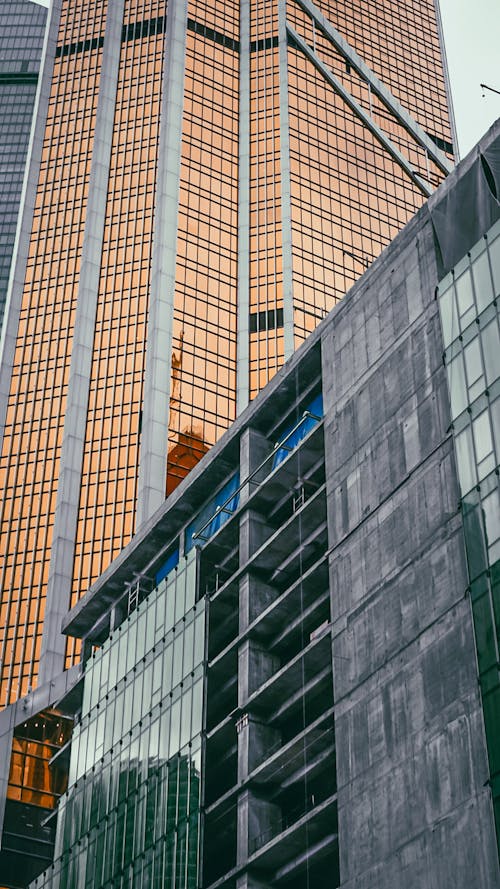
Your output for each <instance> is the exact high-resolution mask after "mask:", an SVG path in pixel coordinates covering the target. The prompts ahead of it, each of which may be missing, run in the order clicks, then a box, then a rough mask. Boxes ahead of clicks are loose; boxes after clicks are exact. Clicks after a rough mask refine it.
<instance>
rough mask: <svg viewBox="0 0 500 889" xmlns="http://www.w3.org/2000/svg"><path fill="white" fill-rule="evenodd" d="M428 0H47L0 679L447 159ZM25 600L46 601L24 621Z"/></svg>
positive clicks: (39, 651) (54, 642) (56, 620)
mask: <svg viewBox="0 0 500 889" xmlns="http://www.w3.org/2000/svg"><path fill="white" fill-rule="evenodd" d="M441 149H444V150H445V151H448V153H450V152H451V150H452V146H451V137H450V129H449V124H448V116H447V111H446V98H445V88H444V77H443V70H442V63H441V55H440V52H439V41H438V29H437V25H436V14H435V8H434V3H433V2H432V0H423V2H420V3H414V2H412V3H411V4H410V3H408V4H406V5H402V4H399V5H398V7H397V9H395V8H394V5H393V4H392V3H390V2H383V3H380V4H377V7H376V8H375V7H374V6H373V5H370V4H352V3H335V4H334V3H328V2H323V3H321V4H320V8H319V7H318V6H315V5H313V4H312V3H311V2H310V0H300V2H296V0H289V2H288V3H285V2H283V0H276V2H267V3H260V2H248V0H240V2H236V0H225V2H224V3H220V4H217V5H216V6H215V7H214V5H213V4H208V3H207V4H205V3H204V2H201V0H188V2H185V0H182V2H180V0H170V2H169V3H168V5H167V4H166V3H165V2H164V0H108V2H102V0H86V2H77V3H75V2H69V0H54V3H53V4H52V8H51V18H50V24H49V33H48V46H47V53H46V59H45V65H44V70H43V79H42V86H41V101H40V109H39V114H38V119H37V124H36V129H35V134H34V142H33V152H32V163H31V168H30V174H29V180H28V185H27V201H26V212H25V216H24V220H23V227H22V230H21V232H20V238H19V249H18V252H17V257H16V267H15V275H14V283H13V288H12V296H11V308H10V313H9V318H8V326H7V330H6V338H5V345H4V351H3V356H2V367H1V379H0V425H1V427H2V430H3V443H2V452H1V458H0V485H1V486H2V489H3V490H5V498H4V502H3V505H2V508H1V509H2V513H1V516H0V523H1V524H0V533H1V535H2V537H1V539H2V544H1V546H2V555H3V564H2V568H1V569H0V570H1V572H2V576H1V584H2V605H1V612H0V614H1V621H0V622H1V624H2V626H4V627H6V632H5V637H4V639H3V641H2V649H1V659H2V665H1V668H2V673H1V676H2V692H1V699H0V700H1V702H2V703H5V702H7V701H8V700H11V699H14V698H16V697H17V696H18V695H19V694H20V693H21V692H23V691H25V690H26V689H27V688H28V687H29V686H31V685H32V684H33V683H34V682H36V677H37V675H38V673H39V672H40V675H41V677H42V678H44V679H47V678H49V677H50V676H52V675H54V674H55V673H57V672H58V671H60V670H61V669H62V667H63V666H64V664H65V663H69V662H71V660H72V659H73V657H74V656H75V649H74V647H73V646H72V645H71V646H70V649H69V650H68V651H66V641H65V639H64V638H63V637H62V636H61V634H60V623H61V619H62V617H63V615H64V614H65V613H66V610H67V608H68V605H69V604H71V603H73V604H74V603H75V602H76V601H77V599H78V598H79V597H80V596H81V595H82V594H83V593H84V592H85V591H86V590H87V589H88V587H89V585H90V584H91V583H92V582H93V580H95V578H97V577H98V576H99V574H100V573H101V572H102V570H103V569H104V568H105V567H106V566H107V565H108V564H109V563H110V561H111V560H112V559H113V557H114V556H116V555H117V553H118V552H119V551H120V550H121V548H122V547H123V546H124V544H126V543H127V542H128V541H129V540H130V538H131V535H132V534H133V532H134V530H135V529H137V528H138V527H140V526H141V525H142V524H143V523H144V522H145V521H147V520H148V519H149V518H150V516H151V515H152V514H153V513H154V512H155V510H156V509H157V508H158V507H159V506H160V505H161V503H162V501H163V499H164V497H165V495H166V493H168V492H170V491H172V490H173V489H174V488H175V486H176V484H178V482H179V481H180V480H181V479H182V478H183V477H184V476H185V475H186V473H187V472H188V471H189V469H190V468H191V467H192V466H193V465H194V464H195V463H196V462H197V461H198V460H199V459H200V457H201V456H202V455H203V454H204V453H205V452H206V450H207V449H208V448H209V447H210V446H211V445H213V444H214V442H215V441H216V440H217V439H218V438H219V437H220V435H221V434H222V432H223V431H224V430H225V429H226V428H227V427H228V425H229V424H230V422H231V420H232V419H234V417H235V415H236V413H237V411H238V410H239V409H241V408H242V407H243V406H244V405H245V404H246V403H247V401H248V399H249V398H251V397H253V396H254V395H255V393H256V392H257V391H258V390H259V389H260V388H261V387H262V386H263V385H264V384H265V383H266V382H267V381H268V380H269V379H270V378H271V377H272V376H273V374H274V373H275V371H276V370H277V369H278V367H279V366H280V365H281V364H282V363H283V360H284V359H285V358H286V357H289V356H290V355H291V353H292V352H293V350H294V348H295V347H296V346H297V345H298V344H299V343H300V342H301V341H302V340H303V339H304V337H305V336H306V335H307V333H308V332H309V331H311V330H312V329H313V328H314V327H315V326H316V324H317V323H318V321H319V320H320V319H321V318H322V317H323V316H324V314H325V313H326V312H327V311H328V310H329V309H330V308H331V307H332V305H333V304H334V303H335V302H336V300H338V299H339V298H340V297H341V296H342V295H343V294H344V292H345V290H346V289H347V287H348V285H349V284H350V283H352V282H353V281H354V280H355V278H356V277H358V276H359V274H360V273H361V272H362V271H363V270H364V268H365V267H366V266H367V264H368V263H369V262H370V261H371V259H372V258H373V257H375V256H376V255H377V254H378V253H379V252H380V250H381V249H382V247H383V246H384V245H386V244H387V243H389V241H390V240H391V239H392V237H393V236H394V234H395V233H396V232H397V231H398V230H399V229H400V228H401V227H402V226H403V225H404V224H405V223H406V222H407V220H408V219H409V218H410V217H411V216H412V214H413V212H414V211H415V209H416V208H417V207H418V206H420V204H421V203H422V201H423V200H424V198H425V196H426V195H428V194H429V193H430V191H431V190H432V188H433V186H434V185H436V184H438V183H439V181H440V180H441V178H442V177H443V175H444V174H445V173H446V172H447V170H449V169H450V161H449V160H448V159H447V157H446V156H445V154H443V152H442V150H441ZM44 622H45V623H44Z"/></svg>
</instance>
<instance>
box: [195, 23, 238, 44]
mask: <svg viewBox="0 0 500 889" xmlns="http://www.w3.org/2000/svg"><path fill="white" fill-rule="evenodd" d="M187 27H188V31H193V33H194V34H199V35H200V37H205V38H206V39H207V40H213V42H214V43H218V44H219V46H224V47H226V49H232V50H233V52H239V51H240V43H239V40H234V39H233V38H232V37H228V36H227V34H222V32H221V31H214V29H213V28H207V26H206V25H201V24H200V23H199V22H195V21H194V20H193V19H188V20H187Z"/></svg>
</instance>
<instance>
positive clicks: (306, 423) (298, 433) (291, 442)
mask: <svg viewBox="0 0 500 889" xmlns="http://www.w3.org/2000/svg"><path fill="white" fill-rule="evenodd" d="M305 410H306V411H308V412H309V413H311V414H314V415H315V416H316V417H322V416H323V395H322V394H321V393H320V394H319V395H317V396H316V398H313V400H312V401H311V403H310V404H308V405H307V407H306V408H305ZM317 422H318V420H315V419H314V417H305V418H304V420H303V421H302V423H301V424H300V426H297V421H296V422H295V423H290V425H289V426H287V427H286V429H285V430H284V432H283V433H282V434H281V436H280V438H279V439H278V442H281V441H285V439H286V444H285V446H284V447H282V448H279V449H278V450H277V451H276V453H275V455H274V457H273V469H275V467H276V466H279V464H280V463H283V460H286V458H287V457H288V455H289V454H290V452H291V451H293V450H294V449H295V448H296V447H297V445H298V444H299V443H300V442H301V441H302V439H303V438H305V437H306V435H307V434H308V433H309V432H310V431H311V429H313V428H314V426H316V423H317ZM294 426H297V428H296V429H295V431H294V432H293V433H292V434H291V435H290V432H291V431H292V429H293V428H294ZM287 436H288V437H287Z"/></svg>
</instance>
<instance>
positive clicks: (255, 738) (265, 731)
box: [237, 713, 281, 783]
mask: <svg viewBox="0 0 500 889" xmlns="http://www.w3.org/2000/svg"><path fill="white" fill-rule="evenodd" d="M237 731H238V782H239V783H241V782H242V781H245V780H246V778H247V777H248V775H250V774H251V772H253V770H254V769H255V768H257V766H258V765H260V763H261V762H264V760H265V758H266V756H268V755H269V751H270V750H272V749H274V748H275V746H277V744H278V742H279V741H280V740H281V735H280V733H279V732H278V731H277V730H276V729H273V728H271V727H270V726H269V725H266V724H265V723H264V722H261V721H260V720H259V719H257V718H256V717H255V716H253V715H252V714H251V713H244V715H243V716H242V717H241V719H240V720H239V721H238V724H237Z"/></svg>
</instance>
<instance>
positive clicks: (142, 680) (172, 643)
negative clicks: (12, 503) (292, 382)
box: [32, 552, 205, 889]
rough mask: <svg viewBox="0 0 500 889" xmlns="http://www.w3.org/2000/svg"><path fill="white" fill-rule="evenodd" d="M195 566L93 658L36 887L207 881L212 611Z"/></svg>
mask: <svg viewBox="0 0 500 889" xmlns="http://www.w3.org/2000/svg"><path fill="white" fill-rule="evenodd" d="M195 563H196V555H195V553H194V552H193V553H192V554H191V555H190V556H189V557H188V558H187V559H182V560H181V563H180V564H179V566H178V567H177V568H175V569H174V571H172V572H171V573H170V574H169V575H167V577H166V578H165V579H164V580H162V581H161V582H160V583H159V584H158V586H157V587H156V588H155V589H154V590H153V592H152V593H150V595H149V596H148V597H147V598H146V599H145V600H144V601H143V602H142V603H141V604H140V605H139V606H138V607H137V609H136V611H134V612H133V613H132V614H131V615H130V616H129V617H128V618H127V619H126V620H125V621H124V622H123V623H122V624H121V626H120V627H119V628H117V629H116V630H115V631H114V632H113V633H112V634H111V635H110V637H109V638H108V639H107V640H106V642H105V643H104V644H103V646H102V647H101V648H100V649H99V650H98V651H96V652H95V653H94V655H93V657H92V658H91V660H90V661H89V662H88V663H87V665H86V669H85V679H84V699H83V709H82V718H81V722H80V723H79V724H78V725H77V726H76V727H75V730H74V733H73V741H72V748H71V763H70V774H69V790H68V792H67V793H66V794H65V795H64V796H63V797H62V799H61V801H60V804H59V813H58V823H57V835H56V849H55V860H54V864H53V866H52V867H51V868H50V869H49V870H48V871H46V872H45V874H42V876H41V877H39V878H38V880H35V881H34V883H33V884H32V887H37V889H41V887H43V889H45V887H47V889H48V887H51V889H63V887H64V889H68V887H76V886H80V885H85V886H99V887H102V889H125V887H129V886H134V889H151V887H152V886H158V887H160V886H169V887H172V889H195V887H196V886H197V885H198V882H197V878H198V856H199V849H198V845H199V806H200V768H201V729H202V709H203V708H202V704H203V682H204V678H203V677H204V656H205V655H204V652H205V604H204V602H199V603H197V604H196V603H195V598H196V596H195V592H196V590H195V584H196V570H195ZM155 644H156V647H155ZM90 771H91V772H92V780H89V781H87V780H86V775H87V774H88V773H89V772H90ZM80 881H82V882H80Z"/></svg>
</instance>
